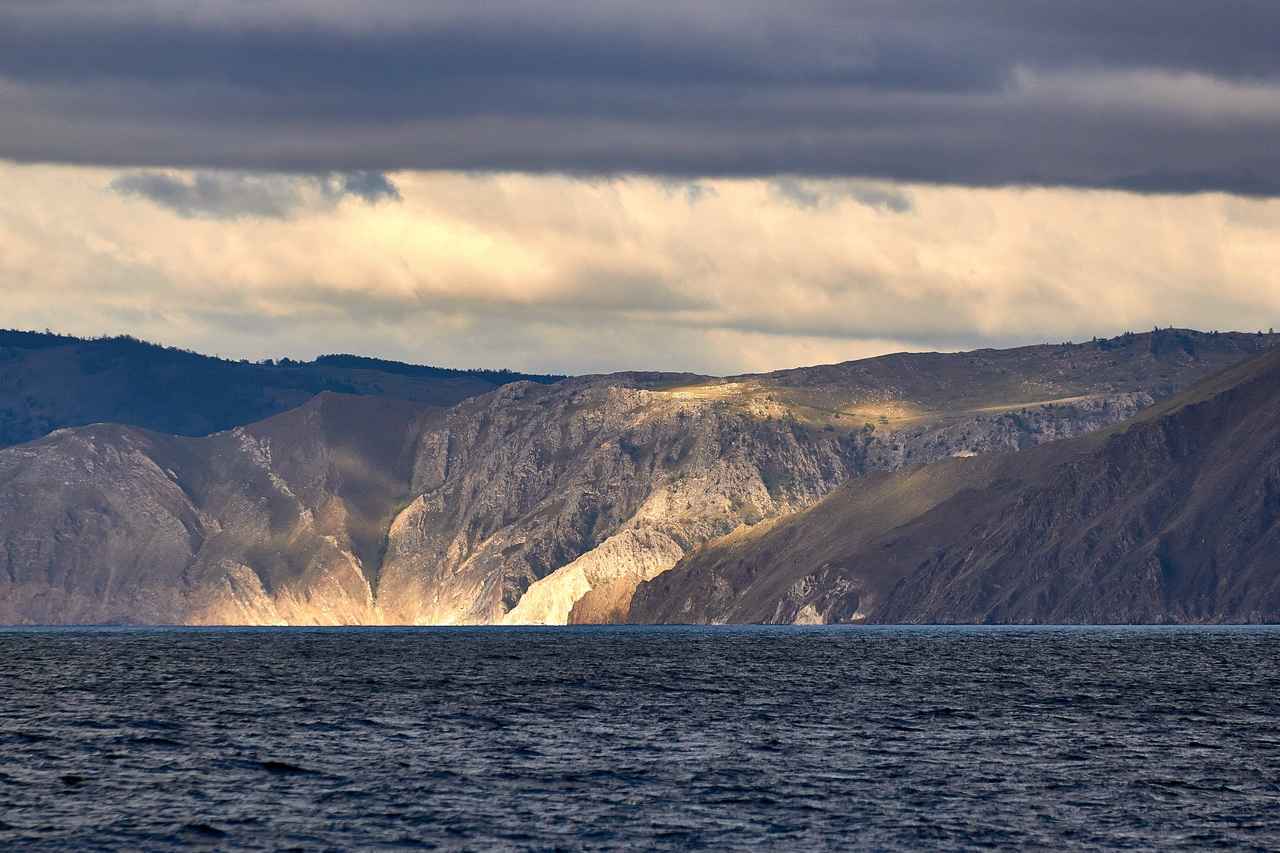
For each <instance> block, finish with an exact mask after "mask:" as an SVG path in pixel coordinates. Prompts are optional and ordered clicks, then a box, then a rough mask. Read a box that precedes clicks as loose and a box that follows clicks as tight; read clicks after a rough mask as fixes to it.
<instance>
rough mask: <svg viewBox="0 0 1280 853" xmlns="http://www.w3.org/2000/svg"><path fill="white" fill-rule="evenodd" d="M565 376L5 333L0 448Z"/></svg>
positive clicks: (202, 430)
mask: <svg viewBox="0 0 1280 853" xmlns="http://www.w3.org/2000/svg"><path fill="white" fill-rule="evenodd" d="M563 378H564V377H563V376H534V375H529V374H523V373H512V372H510V371H505V370H450V369H446V368H439V367H425V366H421V365H412V364H402V363H400V362H396V361H386V360H383V359H376V358H363V357H358V356H352V355H326V356H321V357H320V358H317V359H316V360H315V361H312V362H296V361H292V360H290V359H281V360H280V361H279V362H276V361H274V360H273V361H269V362H262V363H258V364H252V363H249V362H247V361H228V360H226V359H221V358H212V357H210V356H206V355H199V354H197V353H193V352H188V351H186V350H180V349H175V348H172V347H162V346H157V345H156V344H149V343H146V342H144V341H139V340H136V339H134V338H131V337H127V336H124V337H115V338H99V339H96V340H86V339H83V338H76V337H71V336H69V335H56V334H52V333H48V332H46V333H40V332H19V331H13V330H0V447H7V446H9V445H13V444H20V443H22V442H24V441H31V440H32V439H36V438H39V437H41V436H43V435H47V434H49V433H50V432H52V431H53V430H55V429H61V428H64V427H72V426H83V425H86V424H91V423H122V424H132V425H134V426H141V427H146V428H147V429H152V430H156V431H158V432H165V433H170V434H173V435H207V434H208V433H211V432H216V431H218V430H225V429H231V428H232V427H236V426H243V425H245V424H249V423H253V422H254V421H259V420H262V419H263V418H266V417H270V416H271V415H275V414H279V413H280V412H284V411H287V410H289V409H292V408H296V407H297V406H300V405H302V404H303V403H305V402H306V401H307V400H309V399H311V398H312V397H314V396H315V395H316V394H318V393H320V392H321V391H338V392H342V393H347V394H374V395H380V396H385V397H395V398H397V399H401V400H410V401H413V402H419V403H429V404H431V405H436V406H450V405H453V404H454V403H457V402H459V401H460V400H465V399H466V398H468V397H474V396H476V395H478V394H485V393H488V392H489V391H492V390H493V389H494V388H497V387H499V386H500V385H504V384H506V383H508V382H515V381H519V380H532V381H535V382H554V381H557V380H560V379H563Z"/></svg>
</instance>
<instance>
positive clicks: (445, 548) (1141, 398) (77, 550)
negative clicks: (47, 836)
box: [0, 335, 1261, 624]
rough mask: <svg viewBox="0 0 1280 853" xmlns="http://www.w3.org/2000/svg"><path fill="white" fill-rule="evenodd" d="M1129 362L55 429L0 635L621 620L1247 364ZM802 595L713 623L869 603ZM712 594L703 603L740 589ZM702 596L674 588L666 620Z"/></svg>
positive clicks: (1117, 349)
mask: <svg viewBox="0 0 1280 853" xmlns="http://www.w3.org/2000/svg"><path fill="white" fill-rule="evenodd" d="M1134 337H1135V340H1134V341H1131V342H1125V341H1123V340H1121V341H1120V342H1119V343H1115V344H1114V345H1113V344H1112V343H1110V342H1107V343H1105V344H1085V345H1080V346H1076V347H1058V346H1054V347H1042V348H1029V349H1024V350H1013V351H1004V352H986V353H982V354H969V355H963V354H961V355H955V356H936V355H926V356H920V357H918V358H917V359H916V360H915V361H913V360H912V357H907V356H902V357H894V358H888V359H877V360H872V361H871V362H868V363H852V364H851V365H836V366H831V367H824V368H811V369H807V370H801V371H789V372H785V373H783V374H771V375H768V376H758V377H737V378H734V379H729V380H724V379H708V378H705V377H696V376H692V375H660V374H619V375H615V376H608V377H582V378H577V379H570V380H565V381H563V382H560V383H557V384H555V385H540V384H535V383H532V382H517V383H511V384H507V385H504V386H503V387H502V388H500V389H499V390H497V391H495V392H492V393H490V394H486V395H484V396H480V397H475V398H472V399H470V400H466V401H463V402H462V403H460V404H458V405H455V406H453V407H451V408H447V409H444V408H433V407H430V406H423V405H418V404H414V403H410V402H404V401H398V400H389V399H384V398H378V397H352V396H346V395H339V394H323V395H321V396H319V397H316V398H315V399H313V400H312V401H311V402H310V403H308V404H306V405H304V406H302V407H300V408H298V409H295V410H293V411H290V412H286V413H284V414H281V415H277V416H275V417H273V418H269V419H267V420H265V421H261V422H259V423H256V424H252V425H248V426H245V427H240V428H236V429H234V430H231V431H227V432H222V433H217V434H214V435H210V436H207V437H203V438H175V437H169V436H163V435H159V434H157V433H152V432H147V431H145V430H141V429H137V428H133V427H121V426H111V425H97V426H90V427H82V428H76V429H69V430H62V431H59V432H56V433H54V434H52V435H50V436H47V437H46V438H43V439H41V440H39V441H35V442H32V443H29V444H25V445H20V446H17V447H14V448H9V449H7V450H3V451H0V552H2V553H3V557H4V560H5V567H6V571H5V573H4V574H3V575H0V621H4V622H8V623H23V622H45V623H103V622H107V623H112V622H116V623H196V624H201V623H231V624H283V623H288V624H344V623H372V624H377V623H397V624H406V623H407V624H414V623H417V624H426V623H432V624H440V623H446V624H447V623H495V622H508V623H510V622H532V623H563V622H565V621H567V620H570V619H574V620H578V621H609V620H615V619H618V618H621V617H622V616H623V615H624V614H625V613H626V612H627V611H628V609H629V608H630V605H631V594H632V592H633V591H635V590H636V589H637V588H638V589H639V590H640V591H641V593H644V596H650V595H651V593H650V592H647V591H646V590H650V589H652V588H653V585H654V584H656V583H666V582H667V581H666V579H667V578H668V577H669V576H670V577H673V578H678V577H683V576H685V575H687V573H684V574H682V573H681V572H682V571H683V570H681V571H678V572H677V573H676V575H671V573H670V572H667V570H668V569H669V568H670V567H671V566H673V565H675V564H676V563H677V561H679V560H680V559H681V558H682V557H684V555H685V554H687V553H688V552H690V551H691V550H694V549H696V548H699V547H700V546H702V545H703V544H704V543H707V542H710V541H712V540H715V539H717V538H719V537H723V536H725V535H726V534H731V533H732V534H733V535H732V536H731V537H730V538H729V539H728V540H725V542H726V543H731V542H734V541H737V540H739V539H754V538H758V536H759V534H758V533H757V532H755V531H760V530H764V529H765V528H770V529H777V530H787V529H793V528H794V529H796V530H800V531H801V534H802V535H801V536H800V538H802V539H804V540H805V542H806V546H807V545H808V544H809V543H812V544H814V546H815V547H816V545H817V543H819V541H820V539H821V537H816V536H812V535H810V534H809V533H807V532H803V528H796V527H795V524H794V523H793V522H792V520H791V519H790V518H788V516H791V515H792V514H793V513H796V512H798V511H799V510H802V509H805V508H806V507H810V506H813V505H814V504H816V503H817V502H818V501H819V500H820V499H822V498H823V497H824V496H825V495H827V494H829V493H831V492H832V490H834V489H837V486H839V485H840V484H841V483H844V482H845V481H848V480H850V478H855V479H853V480H852V481H851V482H849V483H847V484H846V485H845V486H843V487H841V488H840V489H838V490H837V491H836V495H837V496H839V495H850V496H861V497H857V499H858V500H860V501H862V502H863V504H865V505H866V506H867V507H869V508H870V507H873V506H874V507H875V510H876V512H878V513H879V514H880V516H882V517H883V520H882V521H881V522H880V524H881V525H882V526H884V527H885V529H886V530H888V529H891V527H896V526H897V525H899V524H900V523H901V522H902V520H903V519H911V518H915V517H916V515H918V512H916V510H918V509H919V507H921V506H923V505H924V504H922V503H921V501H925V503H927V501H928V500H933V499H934V497H936V496H937V495H942V496H944V497H946V496H947V495H949V494H950V495H954V494H955V492H954V490H953V492H950V493H949V492H947V491H946V490H947V489H948V488H952V486H946V485H945V484H944V485H936V484H935V486H934V487H930V488H931V489H933V491H929V490H925V491H915V492H913V491H911V490H910V489H907V488H904V487H900V486H895V487H894V489H895V490H896V491H895V492H894V495H895V496H894V497H893V498H892V499H891V500H890V499H885V497H884V495H885V494H886V493H885V492H882V491H876V489H877V488H880V487H878V486H877V484H878V483H882V482H885V480H884V477H883V476H882V475H880V474H876V475H874V476H872V477H865V478H858V475H861V474H863V473H865V472H867V471H873V470H875V469H879V468H884V469H892V468H896V467H900V466H902V465H903V464H904V463H907V464H910V463H912V462H915V461H916V460H929V459H940V458H947V459H948V461H946V462H945V463H944V464H943V465H942V466H940V467H934V466H929V467H924V468H921V467H919V466H917V467H914V468H912V469H911V471H912V473H910V474H909V475H908V476H909V477H915V478H917V479H920V480H921V482H924V481H925V480H929V481H930V482H934V481H936V483H943V481H944V480H945V481H946V482H947V483H953V484H959V483H963V484H965V485H964V486H963V488H969V489H972V488H973V485H972V484H973V482H974V480H973V477H972V475H971V473H966V472H971V471H972V470H979V469H981V470H990V471H991V474H990V477H991V479H992V482H997V481H1001V478H1002V477H1003V478H1004V479H1005V480H1007V479H1008V476H1006V475H1003V474H1000V473H999V471H998V470H997V469H998V468H999V466H998V465H996V464H995V463H993V462H991V461H989V460H993V459H994V460H1000V459H1006V458H1021V454H1012V455H1011V454H991V455H982V456H971V457H968V458H963V457H962V458H950V457H956V456H957V454H960V455H964V454H974V453H977V452H980V451H987V450H991V449H996V448H1007V447H1019V446H1024V445H1029V444H1035V443H1038V442H1042V441H1044V440H1046V439H1050V438H1059V437H1063V436H1070V435H1076V434H1079V433H1082V432H1086V431H1089V430H1093V429H1097V428H1099V427H1103V426H1106V425H1107V424H1110V423H1113V422H1114V421H1116V420H1118V419H1120V418H1122V417H1125V416H1128V415H1130V414H1132V413H1133V412H1135V411H1137V410H1139V409H1140V408H1142V407H1143V406H1144V405H1146V404H1147V403H1149V402H1150V401H1151V400H1152V398H1153V397H1155V396H1158V395H1159V394H1160V393H1162V392H1163V390H1164V389H1165V387H1166V386H1167V385H1184V384H1186V383H1188V382H1190V381H1191V380H1192V379H1193V378H1196V377H1198V376H1200V375H1203V374H1204V373H1206V372H1208V371H1210V370H1212V369H1213V368H1214V367H1216V366H1218V365H1219V364H1220V363H1223V362H1226V361H1230V360H1231V359H1233V358H1238V357H1239V355H1240V353H1241V352H1242V351H1243V350H1246V349H1248V348H1249V347H1251V346H1259V345H1261V343H1260V339H1256V338H1255V337H1254V336H1251V335H1250V336H1222V339H1221V340H1219V342H1218V344H1217V345H1216V346H1215V345H1214V344H1213V338H1211V337H1210V336H1207V335H1206V336H1198V337H1192V338H1188V340H1189V341H1191V344H1190V345H1188V346H1185V347H1178V348H1174V349H1171V350H1167V351H1165V352H1163V353H1161V352H1158V351H1157V349H1158V348H1156V347H1154V346H1152V342H1153V341H1154V339H1153V338H1150V336H1146V337H1144V336H1134ZM926 368H927V369H926ZM966 376H968V377H969V381H966V380H965V377H966ZM1148 386H1158V387H1148ZM1062 444H1064V443H1062V442H1053V443H1052V444H1049V445H1046V450H1047V449H1048V448H1051V447H1058V446H1059V445H1062ZM1001 464H1003V463H1001ZM1019 464H1021V463H1019ZM953 470H954V471H957V472H961V474H957V476H956V477H955V478H952V479H951V480H947V479H946V478H945V477H942V475H941V474H939V473H937V472H939V471H941V472H947V471H953ZM948 476H949V475H948ZM940 477H942V479H939V478H940ZM895 482H896V481H895ZM956 488H960V487H959V486H957V487H956ZM1006 491H1008V490H1006ZM1002 494H1003V493H1002ZM922 495H926V496H928V495H933V496H934V497H927V499H926V497H921V496H922ZM835 505H836V504H833V503H828V504H819V509H820V510H821V511H822V512H830V507H832V506H835ZM823 507H826V509H822V508H823ZM895 507H897V508H896V509H895ZM913 507H914V508H915V509H913ZM815 511H817V510H815ZM913 512H916V515H913V514H912V513H913ZM895 513H897V514H895ZM801 517H804V516H797V518H801ZM809 517H817V516H809ZM832 523H838V519H834V518H833V519H832ZM848 526H849V525H848V524H845V527H848ZM858 529H859V530H860V531H861V532H860V533H859V535H860V536H863V537H864V538H866V537H869V536H870V535H871V532H873V529H874V525H867V524H866V523H865V522H858ZM735 531H736V532H735ZM719 547H721V546H715V547H714V548H708V549H707V550H706V553H712V552H713V551H715V548H719ZM725 547H727V545H726V546H725ZM922 559H923V557H922ZM826 562H828V563H830V562H831V561H830V560H828V561H826ZM948 565H949V564H948ZM823 571H826V572H827V574H826V575H823V574H821V572H819V574H818V575H815V576H814V577H813V578H808V576H804V577H797V578H795V579H793V581H792V582H791V583H789V584H788V586H787V590H790V589H791V587H795V588H796V590H799V591H800V592H793V593H789V595H790V597H787V596H781V597H779V596H774V597H772V598H770V596H769V595H762V596H758V598H759V599H760V601H759V606H758V607H756V608H755V609H751V608H747V607H746V606H745V604H744V603H743V602H745V601H747V599H742V600H741V601H738V603H737V604H734V605H733V606H732V607H730V606H729V605H728V604H725V605H724V607H727V608H728V609H725V610H724V613H726V614H731V615H730V616H727V617H726V618H731V619H733V620H734V621H762V620H770V619H772V620H775V621H776V620H781V621H795V620H796V619H830V618H847V617H848V616H849V615H850V614H852V613H854V612H869V611H867V608H868V607H870V606H872V605H873V604H875V602H877V601H881V598H883V595H881V598H877V597H876V595H873V594H870V593H868V594H859V595H858V596H855V597H857V598H858V602H860V603H858V604H852V602H853V601H854V598H852V597H850V595H846V594H845V593H853V592H856V591H855V590H854V589H853V587H848V588H847V589H845V588H844V587H841V589H844V592H842V593H840V594H839V595H836V594H835V593H832V592H831V590H832V589H834V588H836V587H834V586H832V585H831V584H829V583H827V579H829V578H830V577H834V576H833V575H831V572H832V571H834V569H833V568H832V566H826V567H825V568H823ZM940 571H942V569H940ZM946 571H950V569H947V570H946ZM664 572H666V574H664ZM905 577H906V575H905V574H900V575H897V576H892V577H890V576H889V575H887V574H886V575H885V577H884V579H883V580H884V583H881V584H880V585H879V586H876V587H875V589H876V590H882V589H883V588H885V584H886V583H890V582H892V583H897V582H898V581H901V580H903V579H904V578H905ZM921 577H923V575H922V576H921ZM645 581H648V582H649V583H644V582H645ZM673 582H674V581H673ZM709 582H711V583H712V586H713V588H714V589H716V590H720V592H719V593H717V594H719V595H720V596H721V598H720V599H719V600H721V601H722V602H730V601H737V600H738V598H739V596H737V590H738V587H742V586H743V584H742V583H741V582H739V581H733V582H732V583H730V584H729V586H728V587H725V586H724V584H723V583H721V580H717V579H715V578H712V579H711V580H710V581H709ZM843 582H844V581H841V583H843ZM797 583H798V584H799V586H797V585H796V584H797ZM856 583H857V584H861V585H862V586H863V587H867V588H868V589H870V586H868V583H869V582H867V581H866V580H865V579H863V580H857V581H856ZM716 584H720V585H719V586H716ZM855 585H856V584H855ZM695 586H696V585H695ZM804 590H809V591H811V592H813V594H814V596H817V597H816V598H815V597H813V596H809V594H808V592H804ZM785 591H786V590H784V592H785ZM873 592H874V590H873ZM699 595H701V593H700V592H699V591H698V590H697V589H695V588H694V587H693V586H690V587H689V589H688V590H687V594H685V598H687V599H688V601H689V602H690V605H689V607H687V608H685V609H684V610H682V611H681V613H683V614H686V615H688V614H693V613H695V611H696V610H697V608H698V607H700V606H701V605H700V604H698V602H699V601H701V600H702V599H700V598H699V597H698V596H699ZM822 596H826V597H825V598H823V597H822ZM841 596H843V598H841ZM642 597H643V596H642ZM784 599H785V602H784ZM819 599H821V600H819ZM836 599H840V602H843V603H840V602H837V601H836ZM646 600H648V599H647V598H646ZM752 600H754V599H752ZM681 601H682V602H683V601H684V599H681ZM779 602H784V603H782V604H780V603H779ZM793 605H794V606H793ZM850 606H852V608H853V609H852V610H850V609H849V607H850ZM876 606H879V605H876ZM734 608H737V609H734ZM761 608H763V609H761ZM769 608H772V609H769ZM841 608H844V609H841ZM722 609H723V608H722ZM766 610H767V611H768V612H765V611H766ZM801 611H803V613H802V612H801ZM846 611H847V612H846ZM654 612H657V611H656V610H655V611H654ZM664 612H665V611H664ZM708 612H710V611H708ZM717 612H719V611H717ZM877 612H879V611H877ZM761 614H763V615H761ZM682 618H684V617H682ZM690 618H692V617H690ZM708 618H711V617H708ZM715 618H717V619H718V618H720V617H719V616H717V617H715ZM694 621H697V620H694Z"/></svg>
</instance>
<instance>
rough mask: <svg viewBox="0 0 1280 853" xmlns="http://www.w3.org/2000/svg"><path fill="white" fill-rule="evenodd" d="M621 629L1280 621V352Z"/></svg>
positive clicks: (641, 603) (642, 591) (911, 483)
mask: <svg viewBox="0 0 1280 853" xmlns="http://www.w3.org/2000/svg"><path fill="white" fill-rule="evenodd" d="M619 611H620V608H618V607H616V606H615V609H614V612H615V614H616V613H617V612H619ZM625 615H626V618H628V619H629V620H631V621H635V622H646V623H647V622H696V623H714V622H783V623H790V622H822V623H833V622H890V623H899V622H923V623H939V622H959V623H981V622H1017V623H1036V622H1043V623H1130V622H1144V623H1150V622H1223V621H1230V622H1257V621H1277V620H1280V350H1275V351H1270V352H1267V353H1264V354H1262V355H1260V356H1257V357H1255V358H1254V359H1251V360H1250V361H1248V362H1245V363H1243V364H1241V365H1239V366H1237V367H1235V368H1231V369H1228V370H1227V371H1224V372H1223V373H1222V374H1219V375H1218V376H1216V377H1214V378H1212V379H1210V380H1208V381H1206V382H1203V383H1201V384H1199V385H1197V386H1196V387H1194V388H1192V389H1190V390H1189V391H1188V392H1186V393H1184V394H1182V395H1179V396H1178V397H1175V398H1173V399H1171V400H1168V401H1166V402H1165V403H1163V404H1161V405H1159V406H1157V407H1153V408H1152V409H1150V410H1147V411H1146V412H1143V413H1142V414H1141V415H1139V416H1138V417H1137V418H1135V419H1134V420H1132V421H1130V422H1127V423H1126V424H1122V425H1118V426H1116V427H1112V428H1110V429H1108V430H1105V431H1102V432H1100V433H1095V434H1092V435H1089V436H1084V437H1080V438H1076V439H1071V440H1067V441H1062V442H1054V443H1052V444H1046V445H1043V446H1040V447H1036V448H1034V449H1031V450H1027V451H1022V452H1018V453H1008V454H991V455H987V456H979V457H971V458H957V459H952V460H946V461H943V462H939V463H935V464H932V465H922V466H917V467H914V468H912V469H909V470H905V471H900V472H898V473H896V474H892V475H888V474H886V475H881V476H878V477H864V478H862V479H860V480H858V481H854V482H851V483H849V484H846V485H845V486H843V487H841V488H840V489H839V490H837V491H836V492H834V493H833V494H832V495H831V496H829V497H828V498H826V499H825V500H824V501H822V502H821V503H819V504H817V505H816V506H814V507H813V508H811V509H810V510H808V511H805V512H802V513H799V514H797V515H794V516H792V517H789V518H786V519H782V520H780V521H778V522H777V523H775V524H773V525H771V526H769V527H768V528H763V527H762V528H761V529H759V530H757V531H751V532H748V533H744V534H742V535H740V536H738V537H736V538H735V537H730V538H726V539H724V540H721V541H719V542H717V543H713V544H712V545H710V546H708V547H706V548H704V549H702V550H700V551H699V552H697V553H696V554H694V555H692V556H691V557H689V558H687V559H686V560H685V561H683V562H682V563H681V564H679V565H678V566H677V567H676V568H674V569H673V570H671V571H669V572H667V573H665V574H663V575H662V576H661V577H658V578H656V579H653V580H651V581H649V582H646V583H641V584H639V585H638V588H637V590H636V591H635V593H634V597H633V600H632V601H630V602H629V603H628V604H627V607H626V614H625Z"/></svg>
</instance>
